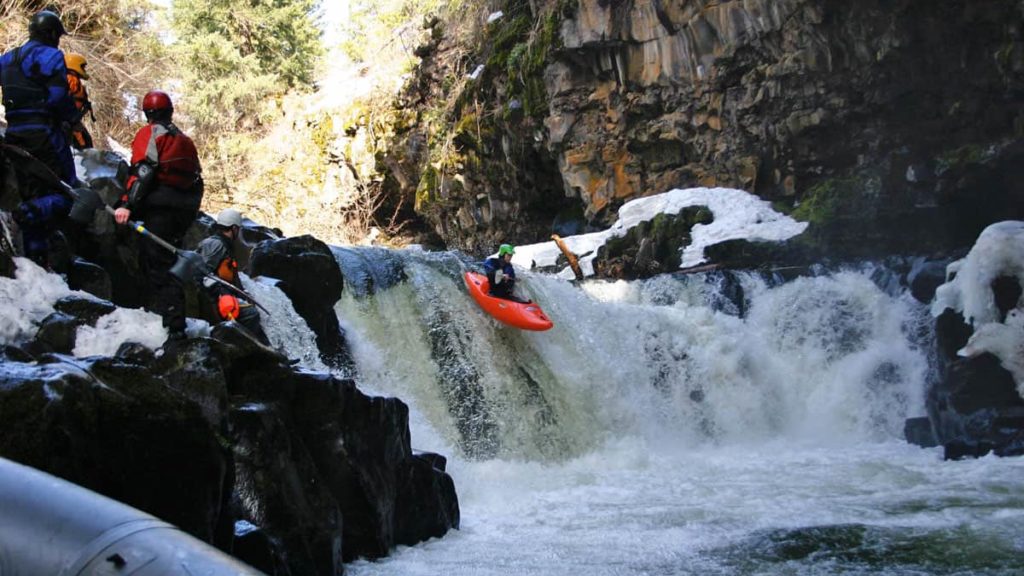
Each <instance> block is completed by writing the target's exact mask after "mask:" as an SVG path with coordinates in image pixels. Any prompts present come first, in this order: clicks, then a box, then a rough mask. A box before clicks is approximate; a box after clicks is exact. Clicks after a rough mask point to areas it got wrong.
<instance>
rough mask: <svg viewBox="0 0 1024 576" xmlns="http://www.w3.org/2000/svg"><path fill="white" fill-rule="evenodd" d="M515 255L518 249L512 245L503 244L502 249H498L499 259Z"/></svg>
mask: <svg viewBox="0 0 1024 576" xmlns="http://www.w3.org/2000/svg"><path fill="white" fill-rule="evenodd" d="M515 253H516V248H515V246H513V245H511V244H502V245H501V247H500V248H498V256H499V257H501V256H504V255H505V254H515Z"/></svg>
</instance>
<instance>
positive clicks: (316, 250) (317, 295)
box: [250, 236, 352, 367]
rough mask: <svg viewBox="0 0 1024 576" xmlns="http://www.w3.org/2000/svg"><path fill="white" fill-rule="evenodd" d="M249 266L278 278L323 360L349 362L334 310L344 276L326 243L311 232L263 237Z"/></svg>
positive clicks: (346, 364)
mask: <svg viewBox="0 0 1024 576" xmlns="http://www.w3.org/2000/svg"><path fill="white" fill-rule="evenodd" d="M250 269H251V272H252V275H254V276H269V277H272V278H277V279H279V280H281V284H280V288H281V290H282V291H283V292H284V293H285V294H286V295H287V296H288V298H289V299H291V301H292V305H293V306H294V307H295V311H296V312H297V313H298V314H299V315H300V316H302V318H303V319H304V320H305V321H306V324H308V325H309V328H310V330H312V331H313V333H314V334H316V342H317V347H318V348H319V349H320V355H321V357H322V358H323V360H324V362H327V363H328V364H330V365H331V366H336V367H350V366H351V365H352V359H351V356H350V354H349V351H348V347H347V345H346V343H345V335H344V332H343V331H342V329H341V326H340V324H338V317H337V315H336V314H335V312H334V304H335V302H337V301H338V299H339V298H341V291H342V288H343V286H344V279H343V278H342V276H341V270H340V269H339V268H338V263H337V262H336V261H335V260H334V256H333V254H332V253H331V250H330V248H328V247H327V245H326V244H324V243H323V242H321V241H320V240H317V239H316V238H313V237H312V236H297V237H295V238H287V239H284V240H267V241H264V242H261V243H260V244H259V245H258V246H257V247H256V249H255V250H254V251H253V254H252V261H251V263H250Z"/></svg>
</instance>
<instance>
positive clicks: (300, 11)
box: [172, 0, 323, 139]
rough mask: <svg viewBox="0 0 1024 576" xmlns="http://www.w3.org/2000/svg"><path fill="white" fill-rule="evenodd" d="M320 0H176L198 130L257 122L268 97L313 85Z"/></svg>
mask: <svg viewBox="0 0 1024 576" xmlns="http://www.w3.org/2000/svg"><path fill="white" fill-rule="evenodd" d="M314 5H315V0H242V1H236V0H174V4H173V8H172V22H173V30H174V32H175V34H176V36H177V38H176V41H175V49H176V53H177V55H178V58H179V64H180V68H181V70H182V75H183V78H182V79H183V80H184V82H185V100H186V102H187V104H188V113H189V116H190V117H191V118H192V120H193V121H194V122H195V124H196V129H197V136H199V137H200V138H201V139H206V138H214V137H216V135H217V134H218V133H221V132H230V131H237V130H239V129H243V130H244V129H246V128H252V127H254V126H257V125H259V124H261V123H262V119H261V118H260V113H261V110H262V109H263V104H264V103H265V102H266V101H267V100H268V99H272V98H274V97H276V96H279V95H281V94H283V93H284V92H286V91H287V90H289V89H304V88H309V87H311V86H312V84H313V81H314V76H315V72H316V70H315V68H316V64H317V61H318V59H319V57H320V56H321V54H322V52H323V48H322V46H321V42H320V31H319V29H318V28H317V26H316V24H315V23H314V22H313V16H312V14H313V9H314Z"/></svg>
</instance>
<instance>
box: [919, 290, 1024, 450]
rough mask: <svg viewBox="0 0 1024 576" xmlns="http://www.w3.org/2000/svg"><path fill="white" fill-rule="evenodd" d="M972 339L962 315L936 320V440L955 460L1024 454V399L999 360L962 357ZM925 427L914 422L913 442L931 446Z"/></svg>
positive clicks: (931, 395)
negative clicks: (937, 370) (965, 347)
mask: <svg viewBox="0 0 1024 576" xmlns="http://www.w3.org/2000/svg"><path fill="white" fill-rule="evenodd" d="M970 336H971V328H970V327H969V326H968V325H967V324H966V323H964V321H963V317H962V316H961V315H960V314H959V313H956V312H953V311H952V310H949V309H947V310H946V311H945V312H943V313H942V314H941V315H940V316H939V318H938V319H937V320H936V344H937V351H938V361H939V374H940V376H939V379H938V381H937V382H935V383H934V384H933V385H932V386H931V387H930V389H929V390H928V395H927V402H926V406H927V409H928V420H929V426H928V427H929V428H930V429H931V430H932V431H933V432H934V441H935V442H936V443H937V444H941V445H943V446H944V447H945V450H946V457H947V458H949V459H958V458H964V457H969V456H982V455H984V454H987V453H988V452H995V453H996V454H999V455H1013V454H1018V453H1021V451H1022V448H1024V443H1022V441H1021V439H1022V438H1024V399H1022V398H1021V396H1020V394H1019V393H1018V392H1017V387H1016V383H1015V382H1014V379H1013V376H1012V375H1011V374H1010V373H1009V372H1008V371H1007V370H1006V369H1005V368H1003V367H1002V366H1001V365H1000V362H999V359H998V358H997V357H996V356H994V355H992V354H988V353H985V354H980V355H978V356H975V357H972V358H961V357H959V356H957V351H958V350H960V349H961V348H962V347H963V346H964V345H965V344H966V343H967V340H968V338H970ZM924 428H925V425H924V424H923V423H921V422H919V421H914V422H911V421H908V422H907V424H906V427H905V429H904V430H905V433H906V437H907V440H908V441H909V442H913V443H915V444H919V445H922V446H926V445H929V444H930V439H929V438H928V437H927V436H926V435H925V434H924V433H923V430H924Z"/></svg>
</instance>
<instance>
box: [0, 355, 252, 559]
mask: <svg viewBox="0 0 1024 576" xmlns="http://www.w3.org/2000/svg"><path fill="white" fill-rule="evenodd" d="M0 455H2V456H3V457H5V458H9V459H11V460H15V461H17V462H20V463H22V464H26V465H29V466H33V467H35V468H38V469H40V470H43V471H45V472H49V473H51V474H54V475H56V476H59V477H61V478H64V479H66V480H69V481H71V482H74V483H76V484H80V485H82V486H84V487H86V488H89V489H91V490H93V491H96V492H99V493H101V494H104V495H106V496H109V497H111V498H114V499H115V500H119V501H121V502H124V503H126V504H129V505H131V506H134V507H136V508H139V509H140V510H143V511H145V512H149V513H150V514H153V515H155V516H157V517H159V518H162V519H164V520H166V521H168V522H171V523H173V524H175V525H177V526H179V527H181V528H182V529H183V530H186V531H187V532H189V533H191V534H192V535H194V536H197V537H199V538H201V539H203V540H205V541H207V542H216V539H215V534H217V533H218V532H219V529H218V526H219V525H220V524H221V523H222V522H223V521H225V520H227V517H226V515H225V512H226V504H227V503H228V500H227V498H226V494H225V487H230V486H231V478H232V468H231V465H230V454H229V453H227V452H226V451H225V450H224V448H223V447H222V446H221V444H220V442H219V440H218V437H217V435H216V433H215V431H214V430H213V428H212V427H210V426H209V424H208V423H207V422H206V420H205V419H204V418H203V416H202V413H201V411H200V410H199V407H198V406H197V405H196V404H195V403H193V402H191V401H189V400H188V399H186V398H184V397H182V396H181V395H180V394H178V393H177V392H175V391H173V390H170V389H168V388H167V387H166V386H165V385H164V384H163V382H162V381H161V380H160V379H159V378H158V377H155V376H153V375H151V374H149V373H147V372H146V371H145V370H142V369H140V368H138V367H134V366H129V365H125V364H122V363H121V362H120V361H118V360H116V359H111V358H91V359H77V360H72V359H70V358H67V357H63V356H55V355H44V356H41V357H40V358H39V362H38V363H33V364H25V363H21V362H14V361H6V362H4V364H3V369H2V370H0ZM218 543H219V544H229V542H218Z"/></svg>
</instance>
